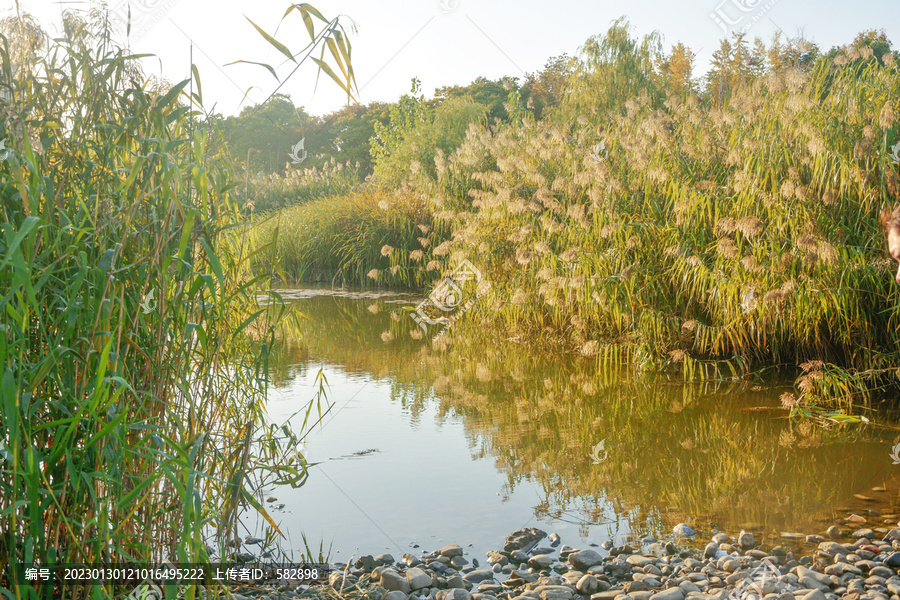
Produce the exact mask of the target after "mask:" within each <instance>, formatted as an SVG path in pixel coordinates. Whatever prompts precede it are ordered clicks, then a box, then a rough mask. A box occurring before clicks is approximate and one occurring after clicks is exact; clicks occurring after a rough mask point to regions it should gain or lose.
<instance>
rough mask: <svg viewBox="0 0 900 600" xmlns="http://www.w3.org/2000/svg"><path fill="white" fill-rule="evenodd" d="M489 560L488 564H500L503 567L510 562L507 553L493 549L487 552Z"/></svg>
mask: <svg viewBox="0 0 900 600" xmlns="http://www.w3.org/2000/svg"><path fill="white" fill-rule="evenodd" d="M487 561H488V564H491V565H500V566H501V567H502V566H503V565H506V564H509V559H508V558H506V555H505V554H502V553H501V552H497V551H496V550H492V551H491V552H488V553H487Z"/></svg>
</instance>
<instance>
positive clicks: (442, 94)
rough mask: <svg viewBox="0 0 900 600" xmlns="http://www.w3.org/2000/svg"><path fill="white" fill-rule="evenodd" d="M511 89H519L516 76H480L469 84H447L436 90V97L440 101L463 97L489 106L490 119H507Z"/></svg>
mask: <svg viewBox="0 0 900 600" xmlns="http://www.w3.org/2000/svg"><path fill="white" fill-rule="evenodd" d="M510 89H516V90H518V79H517V78H515V77H501V78H500V79H497V80H496V81H494V80H490V79H487V78H486V77H479V78H478V79H476V80H475V81H473V82H472V83H470V84H469V85H467V86H459V85H454V86H446V87H440V88H438V89H436V90H435V92H434V97H435V100H436V101H437V102H436V103H440V102H441V101H443V100H448V99H450V98H462V99H465V100H468V101H470V102H474V103H476V104H481V105H483V106H486V107H487V108H488V115H487V117H488V119H489V120H490V121H493V120H494V119H500V120H506V117H507V114H506V109H505V108H504V107H503V103H504V102H506V100H507V96H508V95H509V90H510Z"/></svg>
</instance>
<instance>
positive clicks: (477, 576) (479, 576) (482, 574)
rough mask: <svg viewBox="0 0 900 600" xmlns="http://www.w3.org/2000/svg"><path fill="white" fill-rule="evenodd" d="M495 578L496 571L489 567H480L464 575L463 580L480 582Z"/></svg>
mask: <svg viewBox="0 0 900 600" xmlns="http://www.w3.org/2000/svg"><path fill="white" fill-rule="evenodd" d="M493 578H494V572H493V571H488V570H487V569H478V570H476V571H470V572H468V573H466V574H465V575H463V580H465V581H468V582H469V583H479V582H482V581H486V580H489V579H493Z"/></svg>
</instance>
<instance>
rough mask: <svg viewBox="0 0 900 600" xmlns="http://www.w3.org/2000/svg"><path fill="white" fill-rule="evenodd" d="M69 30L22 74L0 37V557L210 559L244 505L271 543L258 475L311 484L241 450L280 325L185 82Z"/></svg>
mask: <svg viewBox="0 0 900 600" xmlns="http://www.w3.org/2000/svg"><path fill="white" fill-rule="evenodd" d="M65 25H66V29H65V34H64V35H63V36H62V37H61V38H59V39H57V40H54V41H53V42H51V43H50V46H49V51H47V52H40V53H37V54H35V55H34V56H33V62H32V63H30V64H29V65H27V68H25V67H23V64H24V63H22V62H18V63H16V62H15V61H14V62H13V63H11V61H10V54H11V47H15V44H16V43H17V40H16V39H7V38H2V39H0V42H2V43H0V59H2V83H3V85H4V86H5V88H4V89H5V91H6V92H7V94H6V97H5V98H4V99H2V100H0V112H2V116H3V119H2V122H3V125H2V126H0V127H2V130H0V139H6V140H7V146H8V147H10V148H12V151H11V153H10V154H9V156H8V157H6V159H5V160H4V161H2V162H0V211H2V223H0V329H2V330H3V335H2V336H0V416H2V418H0V564H13V565H19V564H28V563H40V564H43V565H47V564H51V563H66V562H69V563H74V562H79V563H81V562H86V563H103V564H107V565H110V564H115V563H118V562H119V561H127V562H147V561H160V562H162V561H164V560H174V561H183V562H189V561H194V562H204V561H207V560H209V557H210V555H211V551H212V549H215V551H217V552H218V553H219V554H218V555H219V556H223V555H224V553H225V552H226V551H225V548H224V547H223V546H224V542H225V541H226V540H227V539H230V538H231V537H233V536H234V535H236V534H237V529H236V527H237V526H236V523H237V521H236V516H237V514H238V510H239V509H240V508H241V507H253V508H255V510H258V511H259V512H260V513H262V514H263V515H264V516H265V517H266V518H267V519H269V522H270V523H271V524H272V527H273V528H274V529H275V530H276V531H277V527H276V526H275V523H274V521H272V520H271V519H270V518H269V517H268V515H267V513H266V512H265V509H264V508H263V507H262V506H261V505H260V504H259V502H258V501H256V500H255V498H254V497H253V493H252V492H253V487H254V483H255V482H257V481H259V480H260V479H261V478H263V477H264V476H266V472H265V471H264V469H265V468H266V466H267V465H269V466H270V465H273V464H285V465H287V467H288V474H287V475H284V474H283V475H282V478H288V479H293V480H295V481H301V482H302V479H303V476H304V475H305V463H304V462H303V460H302V456H301V457H299V458H298V459H297V460H299V462H297V460H294V461H293V462H290V461H287V459H286V458H285V456H286V453H285V451H284V447H283V445H282V446H280V447H279V448H275V446H273V445H272V444H261V445H259V446H258V447H257V446H254V451H253V452H250V451H249V450H250V446H251V444H254V443H255V442H256V441H257V440H256V438H257V435H258V432H257V429H259V427H260V426H261V425H262V424H263V417H264V414H263V403H262V400H263V398H264V394H265V390H266V381H267V379H266V377H267V375H266V373H267V369H266V366H267V361H268V357H269V353H270V348H271V343H272V328H271V325H272V324H273V322H274V320H276V319H277V317H278V315H277V313H276V312H274V311H267V310H260V309H259V307H258V305H257V303H256V293H257V290H258V288H259V285H258V284H259V282H258V280H254V279H252V278H249V277H247V275H246V272H247V271H246V260H247V254H248V246H247V244H246V241H247V236H246V235H245V234H244V233H243V232H242V230H241V229H240V228H238V227H236V225H239V224H240V222H241V214H240V212H239V209H238V207H237V206H236V205H235V203H234V202H233V201H232V192H231V189H232V188H233V187H234V186H233V184H232V175H233V174H232V173H231V167H230V165H229V163H227V162H224V161H222V160H219V159H218V158H215V157H213V152H211V151H210V148H211V147H212V146H213V145H214V142H215V132H214V129H213V128H211V127H209V126H208V125H207V123H206V122H205V119H204V118H203V115H202V113H200V112H199V111H196V110H192V109H191V108H190V106H189V105H188V101H185V96H187V94H186V91H187V90H188V89H189V82H188V81H182V82H180V83H178V84H176V85H174V86H173V87H171V88H170V89H165V88H163V89H159V88H155V87H154V86H152V85H151V84H150V83H149V82H148V81H147V80H146V79H145V78H144V77H143V76H142V75H141V73H140V69H139V68H138V67H137V64H136V62H135V61H136V58H135V57H133V56H130V55H129V54H128V53H126V52H125V51H123V50H122V49H121V48H118V47H116V46H115V45H114V44H113V43H112V41H111V40H110V38H109V35H108V32H107V31H105V30H103V29H102V28H101V29H99V33H91V32H92V31H95V32H96V31H98V30H96V29H94V28H93V25H96V24H93V23H86V22H84V21H81V20H79V18H78V17H76V16H74V15H72V14H67V16H66V19H65ZM16 64H18V70H17V71H16V72H13V66H15V65H16ZM11 65H12V66H11ZM196 89H199V85H196ZM188 100H189V101H190V102H193V103H195V104H196V105H198V106H199V105H202V98H201V97H200V95H199V93H197V94H194V96H193V97H192V98H190V99H188ZM251 324H253V326H254V331H255V332H256V334H255V335H254V336H249V335H248V331H249V329H248V326H249V325H251ZM264 437H265V436H264ZM125 592H126V590H122V589H119V588H117V587H114V586H112V584H110V585H106V584H104V585H94V586H87V587H86V588H85V589H83V590H76V589H66V590H63V596H64V597H88V596H90V597H91V598H105V597H122V596H124V594H125ZM2 593H3V594H4V595H5V597H13V598H25V597H28V598H37V597H50V596H51V595H52V593H53V589H52V587H51V588H47V587H44V588H40V592H37V591H35V589H32V588H30V587H27V586H20V587H17V588H14V589H12V590H9V591H4V592H2ZM79 594H82V595H79ZM196 594H197V590H196V589H194V588H191V589H188V590H187V591H186V596H185V597H187V598H195V597H197V595H196Z"/></svg>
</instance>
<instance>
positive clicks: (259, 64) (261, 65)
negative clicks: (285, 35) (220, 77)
mask: <svg viewBox="0 0 900 600" xmlns="http://www.w3.org/2000/svg"><path fill="white" fill-rule="evenodd" d="M237 63H247V64H248V65H258V66H260V67H265V68H267V69H268V70H269V73H271V74H272V77H274V78H275V81H277V82H278V83H281V80H280V79H278V74H277V73H275V69H273V68H272V66H271V65H267V64H266V63H261V62H254V61H252V60H236V61H234V62H230V63H227V64H226V65H225V66H226V67H227V66H229V65H236V64H237ZM252 89H253V88H252V87H250V88H248V89H247V91H246V92H245V93H244V98H246V97H247V94H249V93H250V90H252ZM244 98H241V102H243V101H244Z"/></svg>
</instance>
